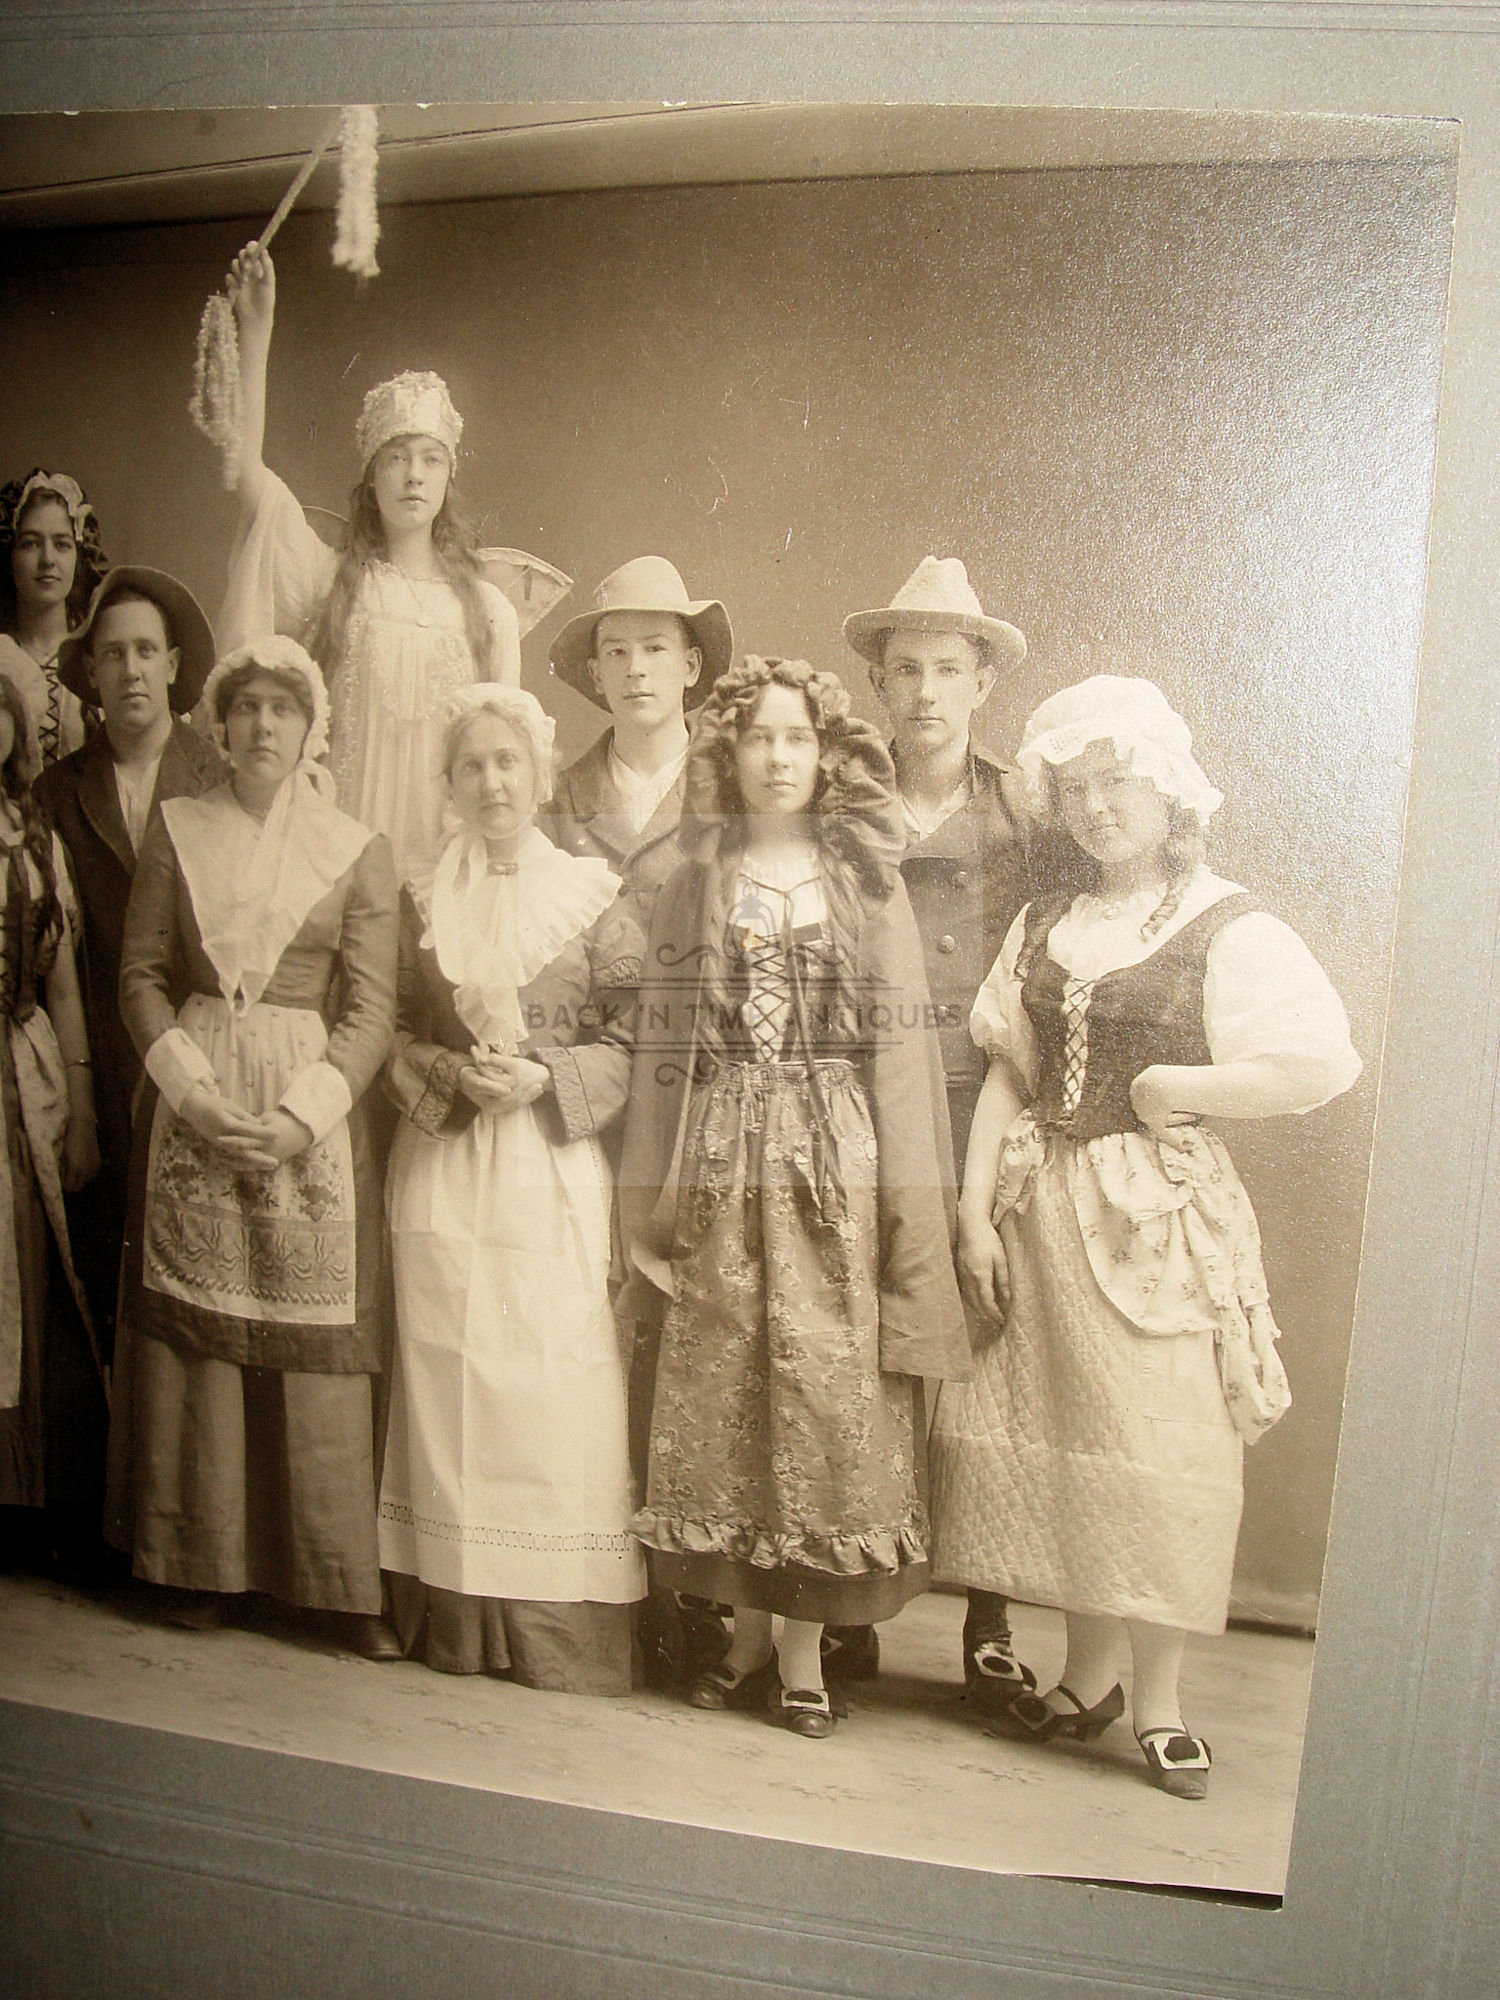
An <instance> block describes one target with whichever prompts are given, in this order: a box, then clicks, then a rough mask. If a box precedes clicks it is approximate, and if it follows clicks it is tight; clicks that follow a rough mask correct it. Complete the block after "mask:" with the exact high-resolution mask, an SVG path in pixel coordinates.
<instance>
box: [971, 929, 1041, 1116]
mask: <svg viewBox="0 0 1500 2000" xmlns="http://www.w3.org/2000/svg"><path fill="white" fill-rule="evenodd" d="M1029 907H1030V905H1029V904H1028V905H1027V908H1029ZM1025 942H1026V910H1025V909H1023V910H1022V911H1021V913H1020V914H1019V916H1018V917H1017V918H1016V920H1015V922H1014V923H1013V924H1012V925H1011V927H1010V929H1009V930H1008V931H1007V932H1006V934H1005V942H1004V944H1003V945H1001V947H1000V956H999V957H998V958H997V959H996V960H995V963H994V964H993V965H992V966H991V967H990V970H989V974H988V977H987V978H986V979H985V982H984V984H983V986H981V987H980V989H979V991H978V993H977V994H976V995H975V996H974V1008H973V1012H972V1013H971V1014H970V1016H969V1033H970V1034H971V1035H972V1036H973V1038H974V1041H975V1043H976V1044H977V1045H978V1047H979V1048H981V1049H982V1050H983V1051H984V1053H985V1055H987V1056H988V1057H989V1058H990V1059H991V1060H992V1061H993V1060H994V1058H995V1057H996V1056H1004V1057H1005V1058H1006V1059H1007V1061H1008V1062H1009V1063H1010V1064H1011V1067H1012V1068H1013V1069H1014V1070H1015V1071H1016V1072H1017V1074H1018V1075H1019V1076H1020V1077H1021V1079H1022V1081H1023V1082H1024V1083H1025V1085H1026V1087H1027V1089H1028V1090H1030V1089H1032V1088H1034V1087H1035V1084H1036V1065H1037V1056H1036V1037H1035V1035H1034V1034H1033V1032H1032V1027H1031V1019H1030V1016H1029V1015H1028V1014H1027V1012H1026V1009H1025V1008H1024V1007H1023V1006H1022V1004H1021V982H1020V980H1019V979H1017V977H1016V962H1017V960H1018V959H1019V958H1020V956H1021V948H1022V946H1023V945H1024V944H1025Z"/></svg>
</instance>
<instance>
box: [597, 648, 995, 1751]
mask: <svg viewBox="0 0 1500 2000" xmlns="http://www.w3.org/2000/svg"><path fill="white" fill-rule="evenodd" d="M680 838H681V840H682V843H683V845H684V847H685V848H686V849H687V851H688V853H689V854H690V856H691V857H692V858H691V859H690V860H688V861H687V862H686V863H685V864H684V866H683V867H681V868H680V869H679V870H678V871H677V873H676V874H674V875H673V876H672V878H671V879H670V881H668V883H667V884H666V886H665V887H664V888H663V889H662V891H661V893H660V896H659V898H658V900H657V904H656V911H655V916H654V918H653V922H652V928H651V939H650V944H649V946H648V949H647V954H646V971H645V975H644V978H643V980H642V986H641V1005H640V1013H639V1029H638V1038H637V1045H636V1055H635V1065H634V1071H633V1076H632V1084H631V1105H630V1113H629V1120H628V1124H627V1130H626V1141H625V1152H624V1160H623V1164H622V1167H621V1185H620V1200H621V1219H622V1223H623V1226H624V1231H625V1236H626V1242H627V1246H628V1250H629V1254H630V1258H631V1260H632V1263H633V1265H634V1267H635V1270H636V1272H637V1274H638V1279H639V1280H640V1281H643V1282H649V1283H651V1284H653V1285H654V1286H656V1287H657V1289H658V1290H659V1291H661V1292H662V1293H663V1294H664V1295H665V1298H666V1300H667V1305H666V1311H665V1320H664V1325H663V1330H662V1340H661V1355H660V1361H659V1364H658V1369H657V1377H656V1392H655V1400H654V1404H653V1409H652V1419H651V1443H650V1460H649V1471H648V1476H647V1487H646V1495H645V1504H644V1506H643V1507H642V1509H641V1510H640V1512H639V1513H638V1514H637V1516H636V1522H635V1530H636V1533H637V1534H638V1535H639V1537H640V1539H641V1540H642V1542H643V1543H644V1544H645V1546H646V1549H647V1552H648V1563H649V1566H650V1569H651V1573H652V1578H653V1582H654V1583H657V1584H659V1585H660V1586H661V1587H663V1588H666V1589H674V1590H683V1591H689V1592H692V1593H694V1594H695V1595H697V1596H700V1597H704V1598H708V1599H710V1600H712V1601H717V1602H726V1603H729V1604H731V1605H732V1606H733V1607H734V1638H733V1643H732V1645H731V1647H730V1650H729V1652H728V1654H727V1656H726V1657H725V1659H724V1661H723V1662H722V1664H720V1665H717V1666H714V1667H712V1668H710V1669H708V1670H707V1671H705V1672H703V1673H701V1674H700V1675H699V1676H698V1679H697V1680H696V1682H695V1683H694V1685H693V1688H692V1691H691V1695H690V1699H691V1700H692V1702H693V1704H694V1705H695V1706H697V1707H700V1708H708V1709H725V1708H737V1707H750V1706H758V1707H760V1708H761V1709H762V1710H765V1709H766V1708H767V1707H768V1706H769V1709H770V1713H771V1715H772V1717H773V1719H774V1720H776V1721H777V1722H779V1723H781V1724H782V1725H783V1726H785V1727H787V1728H789V1729H792V1730H793V1731H795V1732H796V1733H797V1734H799V1735H803V1736H810V1737H822V1736H827V1735H828V1734H829V1732H830V1731H831V1730H832V1728H833V1724H834V1716H835V1710H834V1707H833V1705H832V1702H831V1701H830V1696H829V1692H828V1690H827V1689H826V1687H825V1686H824V1681H823V1669H822V1661H821V1655H820V1641H821V1637H822V1630H823V1626H824V1625H825V1623H836V1624H840V1625H862V1624H869V1623H873V1622H876V1621H878V1620H881V1619H885V1618H890V1617H892V1616H894V1615H895V1613H896V1612H897V1611H898V1610H899V1609H900V1608H901V1606H902V1604H904V1603H905V1602H906V1601H907V1599H908V1598H909V1597H911V1596H912V1595H913V1594H914V1593H915V1592H918V1591H921V1590H924V1589H925V1588H926V1587H927V1583H928V1530H927V1511H926V1504H925V1495H924V1490H923V1489H924V1484H925V1480H924V1466H923V1460H924V1448H925V1423H924V1419H923V1415H922V1383H921V1379H920V1378H921V1377H923V1376H939V1377H941V1376H946V1375H962V1374H964V1373H966V1372H967V1370H968V1365H969V1361H968V1346H967V1341H966V1337H965V1331H964V1320H963V1311H962V1307H961V1305H960V1301H959V1295H958V1285H957V1281H956V1278H955V1276H954V1269H953V1261H952V1254H951V1247H950V1233H949V1225H950V1218H951V1214H952V1187H951V1181H952V1173H951V1167H944V1166H942V1165H941V1164H940V1162H943V1161H947V1160H950V1159H951V1151H950V1146H949V1139H948V1129H947V1107H946V1102H945V1098H944V1091H943V1071H942V1064H941V1061H940V1059H939V1055H938V1049H937V1040H936V1036H935V1035H934V1034H933V1032H932V1030H931V1028H930V1026H928V1025H927V1020H928V1013H929V1010H928V1006H927V988H926V981H925V978H924V976H923V971H922V951H921V943H920V940H919V939H918V936H917V931H916V925H915V922H914V920H913V917H912V913H911V907H910V905H909V903H908V902H907V899H906V892H905V890H904V888H903V887H902V884H901V876H900V869H899V863H900V858H901V851H902V844H903V839H902V832H901V823H900V808H899V804H898V801H897V798H896V791H895V783H894V772H893V768H892V765H891V759H890V755H889V753H888V751H887V750H886V748H885V746H884V744H883V743H882V742H881V741H880V739H879V737H878V736H877V734H876V732H875V731H874V730H873V729H872V728H871V727H870V726H869V725H868V724H866V723H864V722H862V721H859V720H858V719H856V718H854V717H852V716H851V715H850V714H849V700H848V695H847V693H846V692H845V690H844V688H843V686H842V684H841V682H839V680H838V679H837V678H836V677H835V676H834V675H832V674H827V673H819V672H816V671H815V670H814V669H813V668H812V667H811V666H809V665H808V664H807V663H806V662H805V661H799V660H766V659H755V658H749V659H746V660H744V661H743V662H742V663H741V664H740V665H739V666H738V667H736V668H733V669H731V670H730V671H729V672H728V673H726V674H725V675H724V676H723V677H722V678H721V679H720V681H719V682H718V684H717V685H716V686H715V688H714V690H713V692H712V693H711V694H710V695H709V697H708V699H707V700H706V701H705V702H704V704H703V707H702V709H701V710H700V712H699V717H698V721H697V725H696V727H695V730H694V734H693V742H692V748H691V750H690V751H689V754H688V767H687V790H686V800H685V808H684V816H683V822H682V831H681V835H680ZM778 1614H779V1615H780V1616H781V1618H782V1620H783V1627H782V1632H781V1639H780V1651H779V1656H778V1655H776V1654H774V1653H773V1650H772V1638H773V1626H772V1619H773V1616H775V1615H778Z"/></svg>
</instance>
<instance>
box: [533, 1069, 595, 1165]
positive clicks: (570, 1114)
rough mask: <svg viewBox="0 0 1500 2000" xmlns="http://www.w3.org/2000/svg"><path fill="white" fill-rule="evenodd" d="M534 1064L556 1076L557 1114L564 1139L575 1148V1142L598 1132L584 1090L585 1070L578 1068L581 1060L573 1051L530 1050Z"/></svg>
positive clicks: (553, 1090) (553, 1076) (553, 1088)
mask: <svg viewBox="0 0 1500 2000" xmlns="http://www.w3.org/2000/svg"><path fill="white" fill-rule="evenodd" d="M527 1054H528V1055H529V1056H530V1058H531V1060H532V1061H533V1062H539V1063H541V1064H542V1065H543V1067H544V1068H545V1069H547V1070H549V1071H550V1072H551V1074H552V1094H553V1096H554V1097H555V1098H556V1100H557V1115H558V1119H559V1121H560V1122H561V1124H562V1129H563V1139H564V1142H565V1143H566V1144H568V1145H571V1144H572V1143H573V1141H574V1140H575V1139H586V1138H588V1136H589V1134H590V1133H591V1132H592V1131H593V1130H594V1116H593V1113H592V1112H591V1111H590V1110H589V1100H588V1092H587V1091H586V1090H585V1089H584V1087H583V1071H582V1070H581V1069H580V1068H579V1067H578V1058H577V1057H576V1056H575V1055H574V1054H573V1051H572V1050H571V1049H561V1048H553V1047H548V1048H544V1049H528V1050H527Z"/></svg>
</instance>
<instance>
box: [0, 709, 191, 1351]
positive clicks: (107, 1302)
mask: <svg viewBox="0 0 1500 2000" xmlns="http://www.w3.org/2000/svg"><path fill="white" fill-rule="evenodd" d="M223 775H224V766H223V764H222V762H221V761H220V758H219V755H218V752H217V751H216V750H214V749H213V747H212V746H211V745H210V744H208V743H206V742H205V741H204V739H203V738H202V737H201V736H200V735H199V734H198V732H197V731H196V730H195V729H194V728H193V727H192V726H191V725H190V724H189V723H188V722H187V721H185V720H184V719H183V718H182V717H180V716H175V717H174V718H173V721H172V733H171V735H170V736H169V737H168V739H167V743H166V747H165V748H164V749H163V751H162V757H161V765H160V767H159V769H158V771H157V774H156V789H155V791H154V792H153V793H152V798H151V809H152V811H153V812H154V811H155V810H156V808H157V806H158V805H160V803H161V801H162V800H163V799H174V798H181V797H185V796H186V797H196V796H197V794H198V793H200V792H204V791H207V790H208V789H209V787H210V786H212V785H214V784H217V783H218V781H219V779H220V778H221V777H222V776H223ZM36 796H37V798H38V800H39V801H40V802H41V805H42V808H43V810H44V811H45V812H46V814H47V816H48V818H49V819H50V820H51V822H52V824H53V826H55V827H56V829H57V831H58V833H59V835H60V836H61V838H62V843H63V846H64V848H65V849H66V850H67V856H68V869H69V873H70V875H71V877H72V881H73V887H74V889H75V891H76V893H77V896H78V906H79V909H80V911H81V913H82V916H83V951H82V954H81V958H80V968H81V972H82V986H83V1005H84V1017H85V1019H86V1021H87V1023H88V1033H89V1053H90V1055H91V1056H92V1058H93V1064H94V1106H95V1111H96V1114H97V1117H98V1123H99V1153H100V1157H101V1160H102V1166H101V1168H100V1173H99V1178H98V1180H97V1181H96V1182H95V1183H94V1184H93V1186H92V1187H91V1188H89V1189H87V1190H85V1193H84V1196H83V1197H82V1198H81V1205H82V1206H83V1207H85V1208H86V1209H87V1211H88V1214H87V1227H86V1230H85V1232H83V1233H84V1234H85V1235H86V1239H87V1240H86V1243H85V1244H84V1245H80V1256H79V1262H80V1266H81V1267H82V1274H83V1278H84V1282H85V1284H86V1285H87V1286H88V1288H89V1292H90V1295H91V1299H92V1300H93V1302H94V1304H95V1311H96V1314H97V1317H98V1320H99V1323H100V1326H101V1328H107V1329H108V1330H109V1333H110V1334H112V1332H113V1327H114V1304H115V1300H114V1286H115V1279H116V1276H117V1273H118V1267H119V1258H120V1244H121V1241H122V1239H123V1236H124V1231H125V1178H126V1172H127V1169H128V1167H129V1164H130V1112H131V1100H132V1099H133V1097H134V1095H135V1087H136V1083H137V1082H138V1080H139V1078H140V1073H141V1062H140V1057H139V1056H138V1055H137V1054H136V1052H135V1045H134V1043H133V1042H132V1041H131V1039H130V1036H129V1034H128V1033H127V1032H126V1028H125V1023H124V1022H123V1021H122V1020H121V1018H120V1004H119V997H118V992H117V989H118V986H119V982H120V950H121V946H122V943H123V941H124V935H125V906H126V904H127V903H128V902H129V901H130V885H131V882H132V880H133V879H134V876H135V854H134V851H133V850H132V848H131V845H130V835H129V834H128V833H127V832H126V830H125V815H124V813H123V812H122V810H121V808H120V793H119V788H118V786H117V785H116V783H115V766H114V759H113V758H112V756H111V755H110V748H109V738H108V736H107V735H106V734H105V732H104V731H103V730H102V729H101V730H99V731H98V732H97V733H96V734H95V735H94V736H92V737H90V739H89V741H88V742H87V743H85V744H84V746H83V748H82V749H81V750H75V751H74V752H73V753H72V755H71V756H68V757H63V758H61V759H60V760H59V761H58V762H57V763H56V764H53V765H51V766H49V768H48V769H47V770H46V771H44V772H43V773H42V775H41V777H40V778H39V779H38V780H37V784H36Z"/></svg>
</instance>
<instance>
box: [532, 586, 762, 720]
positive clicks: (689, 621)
mask: <svg viewBox="0 0 1500 2000" xmlns="http://www.w3.org/2000/svg"><path fill="white" fill-rule="evenodd" d="M611 611H644V612H653V611H670V612H671V613H672V614H673V615H674V616H675V617H678V618H680V619H682V621H683V622H684V624H685V625H686V626H687V628H688V630H689V631H690V632H691V633H692V635H693V644H694V645H695V646H696V647H697V648H698V651H699V652H700V653H701V654H702V655H703V666H702V668H701V670H700V671H699V674H698V678H697V680H696V681H695V682H694V684H693V685H692V687H690V688H689V689H688V691H687V694H686V695H685V697H684V699H683V707H684V708H696V707H697V705H698V703H699V702H700V701H702V699H703V697H704V696H705V695H706V694H707V693H708V691H709V689H710V688H711V687H712V686H713V684H714V682H715V681H716V680H717V679H718V677H719V675H720V674H722V673H723V671H724V669H725V668H726V667H727V666H728V665H729V662H730V660H731V659H732V658H733V657H734V633H733V631H732V630H731V628H730V624H729V613H728V612H727V611H726V610H725V609H724V607H723V605H722V604H721V603H720V602H719V600H718V598H716V597H700V598H690V597H689V596H688V594H687V585H686V584H685V583H684V582H683V580H682V578H681V577H680V576H679V575H678V574H677V571H676V569H675V568H674V567H673V565H672V564H671V563H669V562H668V561H667V559H666V557H665V556H637V557H636V558H635V560H634V561H633V562H628V563H622V564H621V565H620V567H619V568H618V569H616V570H611V571H610V573H609V575H608V576H607V577H606V578H605V579H604V581H603V583H601V584H600V586H599V588H598V589H597V590H596V591H595V592H594V601H593V604H592V605H591V607H590V608H589V609H588V610H587V611H580V612H579V614H578V616H577V617H576V618H570V619H569V620H568V622H567V624H566V625H564V627H563V628H562V630H561V631H560V632H559V633H558V635H557V637H556V638H555V639H554V640H553V641H552V650H551V652H550V653H549V654H548V658H549V659H550V660H551V662H552V671H553V673H555V674H556V675H557V677H558V679H559V680H564V681H566V682H567V683H568V686H569V687H572V688H577V690H578V692H579V693H580V694H585V695H587V696H588V698H589V700H590V701H592V702H596V703H597V704H598V706H599V707H600V708H608V706H609V703H608V702H607V701H606V700H605V699H604V697H603V695H602V694H600V692H599V690H598V689H597V688H596V687H595V686H594V681H593V676H592V675H591V674H590V672H589V659H590V656H591V655H592V653H593V650H594V628H595V627H596V626H597V625H598V623H599V620H600V619H601V618H603V617H605V616H606V615H607V613H609V612H611Z"/></svg>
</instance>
